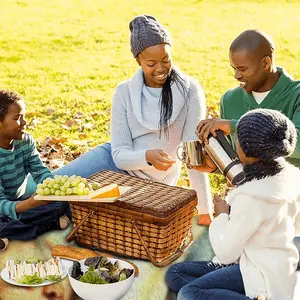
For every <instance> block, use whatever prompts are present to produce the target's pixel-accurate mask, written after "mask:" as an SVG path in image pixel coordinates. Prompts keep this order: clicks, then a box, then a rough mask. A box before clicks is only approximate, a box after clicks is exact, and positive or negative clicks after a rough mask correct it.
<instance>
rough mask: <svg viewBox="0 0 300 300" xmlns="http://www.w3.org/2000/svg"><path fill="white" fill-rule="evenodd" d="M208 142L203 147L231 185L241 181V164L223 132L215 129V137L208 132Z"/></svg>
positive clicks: (242, 174)
mask: <svg viewBox="0 0 300 300" xmlns="http://www.w3.org/2000/svg"><path fill="white" fill-rule="evenodd" d="M208 142H209V143H208V144H206V145H204V149H205V151H206V152H207V154H208V155H209V156H210V158H211V159H212V160H213V161H214V163H215V164H216V165H217V167H218V168H219V170H220V171H221V172H222V173H223V175H224V176H226V177H227V178H228V180H229V181H230V182H231V183H232V184H233V185H236V184H238V183H241V182H242V181H243V180H244V179H245V174H244V171H243V165H242V164H241V162H240V160H239V158H238V156H237V154H236V152H235V151H234V150H233V149H232V147H231V145H230V143H229V141H228V139H227V137H225V136H224V134H223V132H222V131H220V130H217V131H216V137H214V136H213V135H211V134H210V135H209V136H208Z"/></svg>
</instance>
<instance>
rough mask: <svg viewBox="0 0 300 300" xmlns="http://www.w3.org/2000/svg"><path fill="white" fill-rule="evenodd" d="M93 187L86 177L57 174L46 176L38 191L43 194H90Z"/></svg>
mask: <svg viewBox="0 0 300 300" xmlns="http://www.w3.org/2000/svg"><path fill="white" fill-rule="evenodd" d="M92 189H93V187H92V186H91V185H90V184H89V183H88V181H87V179H86V178H82V177H80V176H76V175H73V176H71V177H69V176H67V175H64V176H61V175H55V176H54V178H46V179H45V180H44V181H43V183H40V184H38V186H37V191H36V192H37V194H39V195H41V196H49V195H55V196H69V195H88V194H89V192H90V190H92Z"/></svg>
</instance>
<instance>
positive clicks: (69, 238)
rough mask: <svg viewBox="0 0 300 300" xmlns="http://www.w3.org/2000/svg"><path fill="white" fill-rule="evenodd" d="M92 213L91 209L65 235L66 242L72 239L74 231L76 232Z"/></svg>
mask: <svg viewBox="0 0 300 300" xmlns="http://www.w3.org/2000/svg"><path fill="white" fill-rule="evenodd" d="M93 213H94V211H93V210H91V211H90V212H89V213H88V214H87V215H86V216H85V217H84V218H83V219H82V220H81V221H80V223H79V224H78V225H77V226H76V227H75V228H74V229H73V230H72V231H71V232H70V233H69V234H68V235H67V237H66V241H67V242H69V243H70V242H71V241H72V240H74V239H75V238H76V236H75V233H76V232H77V230H78V229H79V227H80V226H81V225H82V224H83V223H84V222H85V221H86V219H87V218H89V217H90V216H91V215H92V214H93Z"/></svg>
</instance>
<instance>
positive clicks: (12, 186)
mask: <svg viewBox="0 0 300 300" xmlns="http://www.w3.org/2000/svg"><path fill="white" fill-rule="evenodd" d="M29 173H30V174H31V175H32V178H33V180H34V181H35V182H36V183H37V184H38V183H41V182H42V181H43V180H44V179H45V178H47V177H53V175H52V174H51V171H50V170H49V169H48V168H47V167H46V166H45V165H44V164H43V162H42V161H41V159H40V155H39V153H38V151H37V149H36V146H35V141H34V139H33V137H32V136H31V135H30V134H28V133H25V136H24V138H23V139H22V140H14V141H13V147H12V149H10V150H7V149H3V148H0V214H4V215H7V216H8V217H10V218H12V219H17V218H18V217H17V213H16V209H15V208H16V204H17V203H18V201H22V200H24V198H23V196H24V194H25V190H26V182H27V180H26V178H27V176H28V174H29Z"/></svg>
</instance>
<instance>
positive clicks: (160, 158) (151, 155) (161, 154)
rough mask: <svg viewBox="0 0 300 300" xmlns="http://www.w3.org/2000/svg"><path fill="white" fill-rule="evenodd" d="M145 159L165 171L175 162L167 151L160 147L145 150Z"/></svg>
mask: <svg viewBox="0 0 300 300" xmlns="http://www.w3.org/2000/svg"><path fill="white" fill-rule="evenodd" d="M146 160H147V162H148V163H150V164H151V165H152V166H153V167H154V168H156V169H157V170H160V171H167V170H168V169H169V168H170V167H171V166H172V165H173V164H175V163H176V160H174V159H173V158H172V157H171V156H170V155H169V154H168V153H167V152H165V151H163V150H160V149H152V150H147V151H146Z"/></svg>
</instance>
